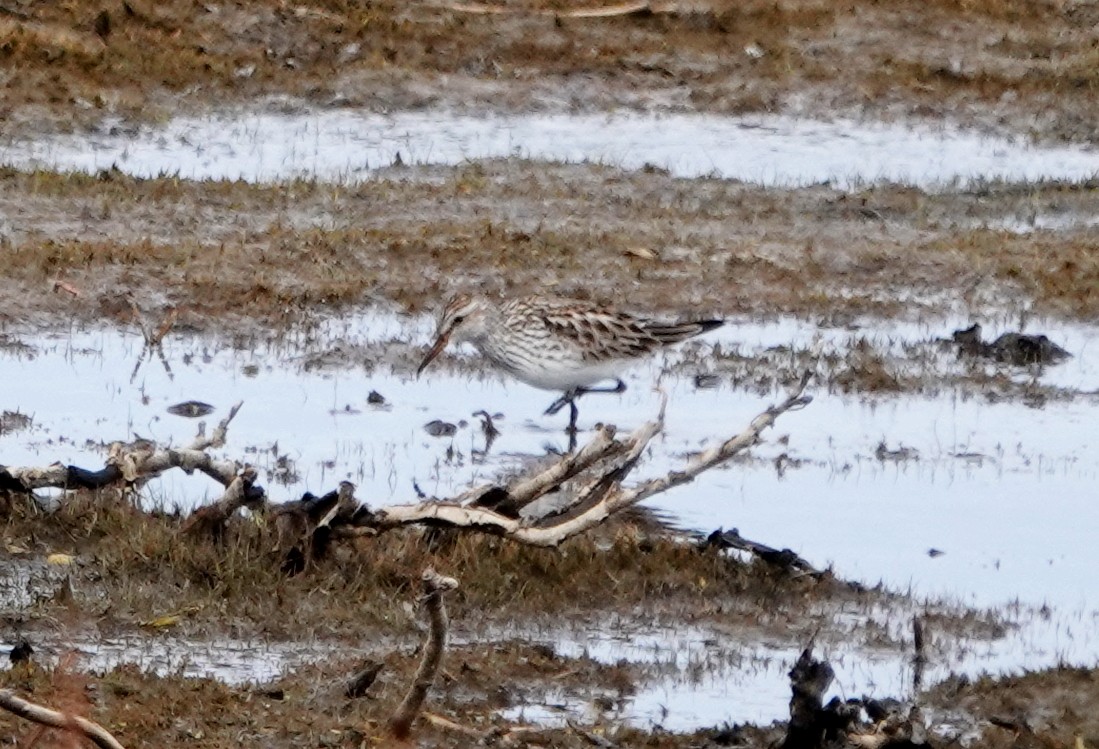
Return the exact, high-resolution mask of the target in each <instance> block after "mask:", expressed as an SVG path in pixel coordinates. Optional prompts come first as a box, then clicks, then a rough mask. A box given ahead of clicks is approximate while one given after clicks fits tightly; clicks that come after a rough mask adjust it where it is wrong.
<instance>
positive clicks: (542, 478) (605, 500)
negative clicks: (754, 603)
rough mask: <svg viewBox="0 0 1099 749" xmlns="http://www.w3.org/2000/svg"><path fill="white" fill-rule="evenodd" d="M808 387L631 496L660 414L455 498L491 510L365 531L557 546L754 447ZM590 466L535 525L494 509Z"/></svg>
mask: <svg viewBox="0 0 1099 749" xmlns="http://www.w3.org/2000/svg"><path fill="white" fill-rule="evenodd" d="M808 382H809V375H808V373H807V374H806V375H805V376H803V377H802V379H801V381H800V382H798V384H797V385H796V386H795V387H794V389H793V391H792V392H791V393H790V394H789V395H788V396H787V397H786V399H785V400H783V401H782V402H781V403H779V404H777V405H774V406H771V407H770V408H768V409H767V410H766V411H764V412H763V413H761V414H759V415H758V416H756V417H755V418H754V419H753V420H752V421H751V423H750V424H749V425H748V426H747V427H746V428H745V429H744V430H743V431H742V432H740V433H739V434H737V435H735V436H734V437H731V438H730V439H728V440H726V441H725V442H723V443H722V444H720V445H717V446H715V447H713V448H711V449H709V450H707V451H705V452H703V453H701V454H699V455H697V456H695V458H694V459H692V460H691V461H690V462H688V463H687V465H686V466H685V467H684V468H683V469H682V470H680V471H673V472H671V473H668V474H667V475H665V476H662V477H659V478H655V479H651V480H649V481H644V482H642V483H641V484H638V485H637V486H634V487H631V488H624V487H623V486H622V483H621V482H622V481H623V480H624V479H625V478H626V476H627V475H628V474H629V473H630V471H631V470H632V469H633V468H634V466H635V465H636V464H637V462H638V460H639V459H640V457H641V455H642V453H643V452H644V450H645V447H646V446H647V445H648V444H649V442H650V441H651V440H652V438H653V437H655V436H656V435H657V434H659V433H660V431H661V429H662V428H663V424H664V421H663V416H664V410H663V408H661V412H660V415H659V416H658V417H657V419H656V420H654V421H650V422H647V423H645V424H643V425H642V426H641V427H639V428H638V429H636V430H635V431H634V432H633V433H631V434H630V435H629V436H627V437H626V438H625V439H623V440H616V439H614V437H613V432H612V431H611V430H609V429H602V430H600V431H598V432H597V433H596V435H595V437H594V438H593V439H592V441H591V442H589V443H588V444H587V445H585V446H584V447H583V448H582V449H581V450H580V451H579V452H577V453H575V454H573V455H570V456H566V457H564V458H562V459H561V460H560V461H559V462H558V463H556V464H554V465H553V466H550V467H549V468H546V469H544V470H543V471H541V472H540V473H538V474H537V475H535V476H533V477H530V478H526V479H520V480H518V481H517V482H515V483H513V484H512V486H511V487H508V488H504V487H489V488H482V489H479V490H477V492H470V493H467V494H466V495H463V497H461V498H459V499H465V498H467V497H469V496H470V495H476V496H480V497H484V496H486V495H488V494H490V493H496V494H497V495H499V497H500V500H499V501H498V502H495V503H494V506H493V508H489V507H484V506H479V505H478V502H476V501H475V502H473V503H472V504H465V503H463V502H462V501H454V502H440V501H435V500H432V501H426V502H420V503H418V504H414V505H398V506H394V507H386V508H382V509H379V510H376V511H375V512H373V513H371V514H370V516H369V519H368V520H367V523H366V524H368V525H369V526H370V527H372V528H374V529H376V530H378V531H379V532H382V531H386V530H390V529H393V528H397V527H401V526H405V525H411V524H423V525H429V526H435V527H453V528H468V529H471V530H476V531H481V532H484V533H490V534H495V535H498V536H503V537H505V538H510V539H512V540H515V541H519V542H521V543H525V544H530V545H532V546H557V545H559V544H561V543H562V542H563V541H565V540H566V539H568V538H571V537H572V536H575V535H577V534H579V533H583V532H584V531H586V530H588V529H590V528H592V527H594V526H596V525H598V524H600V523H602V522H603V521H605V520H606V519H607V518H609V517H610V516H611V515H613V514H615V513H616V512H620V511H621V510H623V509H625V508H627V507H630V506H632V505H635V504H637V503H638V502H640V501H642V500H644V499H647V498H648V497H651V496H653V495H656V494H660V493H662V492H665V491H667V490H669V489H671V488H673V487H676V486H679V485H680V484H685V483H687V482H689V481H692V480H694V478H695V477H696V476H698V475H699V474H700V473H703V472H704V471H707V470H709V469H710V468H713V467H714V466H716V465H719V464H721V463H723V462H725V461H727V460H729V459H730V458H732V457H733V456H734V455H737V454H738V453H740V452H743V451H744V450H746V449H748V448H750V447H752V446H754V445H756V444H757V443H758V442H759V441H760V439H761V435H762V433H763V431H764V430H766V429H767V428H768V427H770V426H772V425H774V423H775V420H776V419H777V418H778V417H779V416H781V415H782V414H784V413H786V412H787V411H792V410H796V409H799V408H802V407H804V406H805V405H806V404H808V403H809V402H810V401H811V400H812V398H811V397H810V396H808V395H804V391H805V387H806V386H807V385H808ZM596 466H601V467H600V468H599V469H598V470H599V472H598V473H597V474H596V475H595V476H589V478H588V479H587V481H585V482H583V483H582V484H581V485H580V486H579V487H573V489H572V491H569V492H565V493H564V496H565V498H564V500H563V501H562V502H561V503H560V505H559V506H558V507H557V508H555V509H554V510H553V511H552V513H547V514H543V515H541V516H539V517H535V518H521V517H518V514H517V513H514V512H503V511H501V510H500V509H499V508H500V507H501V506H505V505H509V503H510V509H512V510H513V509H515V507H521V506H526V505H527V504H529V503H530V502H531V501H533V500H534V499H536V498H537V497H540V496H542V495H544V494H546V493H547V492H549V491H550V490H552V489H558V488H563V487H562V484H563V483H564V482H566V481H568V480H571V479H576V478H578V476H579V475H580V474H581V473H582V472H584V471H587V470H589V469H593V468H595V467H596ZM551 516H564V517H563V519H560V520H554V521H553V522H552V523H549V524H547V523H546V522H545V521H546V520H547V519H549V518H550V517H551Z"/></svg>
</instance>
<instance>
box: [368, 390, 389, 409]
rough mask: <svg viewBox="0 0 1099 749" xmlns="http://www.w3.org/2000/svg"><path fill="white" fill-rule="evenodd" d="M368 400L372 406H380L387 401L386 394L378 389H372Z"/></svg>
mask: <svg viewBox="0 0 1099 749" xmlns="http://www.w3.org/2000/svg"><path fill="white" fill-rule="evenodd" d="M366 402H367V403H369V404H370V405H372V406H380V405H382V404H383V403H385V396H384V395H382V394H381V393H379V392H378V391H377V390H371V391H370V395H368V396H366Z"/></svg>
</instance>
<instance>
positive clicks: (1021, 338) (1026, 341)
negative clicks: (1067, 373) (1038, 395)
mask: <svg viewBox="0 0 1099 749" xmlns="http://www.w3.org/2000/svg"><path fill="white" fill-rule="evenodd" d="M953 340H954V342H955V343H957V344H958V353H959V355H963V356H980V357H984V358H986V359H995V360H996V361H998V362H1006V363H1008V364H1016V365H1019V366H1022V365H1025V364H1057V363H1059V362H1062V361H1064V360H1065V359H1067V358H1069V357H1070V356H1072V354H1070V353H1069V352H1067V351H1065V350H1064V349H1063V348H1061V347H1060V346H1058V345H1057V344H1056V343H1054V342H1053V341H1051V340H1050V339H1049V337H1048V336H1046V335H1044V334H1037V335H1029V334H1026V333H1004V334H1003V335H1001V336H1000V337H999V338H997V339H996V340H994V341H992V342H991V343H987V342H985V341H983V340H981V324H980V323H973V325H971V326H970V327H968V328H964V329H962V330H955V331H954V335H953Z"/></svg>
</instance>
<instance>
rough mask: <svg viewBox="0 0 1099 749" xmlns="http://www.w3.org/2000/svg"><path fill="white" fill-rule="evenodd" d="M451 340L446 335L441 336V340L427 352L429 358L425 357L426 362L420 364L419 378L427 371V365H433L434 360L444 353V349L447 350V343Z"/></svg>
mask: <svg viewBox="0 0 1099 749" xmlns="http://www.w3.org/2000/svg"><path fill="white" fill-rule="evenodd" d="M449 340H450V336H449V335H447V334H446V333H443V334H442V335H441V336H439V338H438V339H437V340H436V341H435V344H434V345H433V346H432V347H431V350H430V351H428V352H427V356H425V357H424V360H423V361H422V362H420V366H419V367H418V368H417V369H416V376H417V377H419V376H420V373H421V372H423V371H424V370H425V369H427V365H428V364H430V363H431V360H432V359H434V358H435V357H436V356H438V355H439V354H440V353H442V351H443V349H445V348H446V344H447V341H449Z"/></svg>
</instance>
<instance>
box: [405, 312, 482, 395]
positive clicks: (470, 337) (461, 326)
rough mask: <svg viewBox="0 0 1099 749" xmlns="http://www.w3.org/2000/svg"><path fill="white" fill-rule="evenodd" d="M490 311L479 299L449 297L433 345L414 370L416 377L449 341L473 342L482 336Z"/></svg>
mask: <svg viewBox="0 0 1099 749" xmlns="http://www.w3.org/2000/svg"><path fill="white" fill-rule="evenodd" d="M490 310H491V307H490V306H489V303H488V302H487V301H486V300H485V299H482V298H480V297H474V296H470V295H469V294H458V295H456V296H454V297H451V299H450V301H448V302H447V303H446V306H445V307H444V308H443V314H442V315H441V316H440V318H439V325H438V327H437V328H436V329H435V343H434V344H432V346H431V348H430V349H429V350H428V352H427V355H426V356H424V360H423V361H422V362H420V366H419V367H418V368H417V369H416V376H417V377H419V375H420V373H421V372H423V371H424V370H425V369H426V368H427V365H428V364H430V363H431V361H432V360H433V359H434V358H435V357H436V356H438V355H439V354H440V353H442V351H443V349H445V348H446V345H447V344H448V343H450V342H451V341H454V342H455V343H463V342H465V341H475V340H477V339H478V338H479V337H480V336H481V335H483V334H484V332H485V327H486V324H487V322H488V315H489V312H490Z"/></svg>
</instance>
